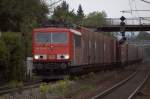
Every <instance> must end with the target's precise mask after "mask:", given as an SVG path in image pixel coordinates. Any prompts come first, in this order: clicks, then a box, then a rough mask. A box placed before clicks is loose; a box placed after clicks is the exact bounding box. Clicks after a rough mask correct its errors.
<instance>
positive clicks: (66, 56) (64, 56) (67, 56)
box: [57, 54, 69, 59]
mask: <svg viewBox="0 0 150 99" xmlns="http://www.w3.org/2000/svg"><path fill="white" fill-rule="evenodd" d="M57 59H69V54H57Z"/></svg>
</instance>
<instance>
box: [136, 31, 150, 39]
mask: <svg viewBox="0 0 150 99" xmlns="http://www.w3.org/2000/svg"><path fill="white" fill-rule="evenodd" d="M136 40H150V34H149V33H147V32H140V33H139V34H138V36H137V37H136Z"/></svg>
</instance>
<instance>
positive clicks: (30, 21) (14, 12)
mask: <svg viewBox="0 0 150 99" xmlns="http://www.w3.org/2000/svg"><path fill="white" fill-rule="evenodd" d="M47 13H48V7H47V5H46V4H45V3H44V2H43V1H41V0H1V1H0V30H1V31H23V32H26V31H28V30H30V29H32V28H33V27H35V26H37V25H39V23H40V22H42V21H43V20H45V18H46V14H47Z"/></svg>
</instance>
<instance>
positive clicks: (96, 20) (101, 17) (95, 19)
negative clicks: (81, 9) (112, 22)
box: [83, 11, 107, 27]
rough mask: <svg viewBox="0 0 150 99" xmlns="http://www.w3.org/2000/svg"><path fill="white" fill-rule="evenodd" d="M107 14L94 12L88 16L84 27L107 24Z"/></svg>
mask: <svg viewBox="0 0 150 99" xmlns="http://www.w3.org/2000/svg"><path fill="white" fill-rule="evenodd" d="M106 16H107V15H106V13H105V12H104V11H103V12H92V13H89V14H88V15H87V17H86V18H85V19H84V21H83V25H84V26H86V27H98V26H102V25H104V24H105V23H106V21H105V18H106Z"/></svg>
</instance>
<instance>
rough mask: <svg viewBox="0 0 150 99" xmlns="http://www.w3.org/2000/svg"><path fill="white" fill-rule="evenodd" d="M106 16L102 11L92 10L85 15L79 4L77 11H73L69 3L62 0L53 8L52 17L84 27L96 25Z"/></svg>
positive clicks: (101, 22) (103, 22)
mask: <svg viewBox="0 0 150 99" xmlns="http://www.w3.org/2000/svg"><path fill="white" fill-rule="evenodd" d="M106 16H107V15H106V13H105V12H104V11H102V12H92V13H89V14H88V15H87V16H86V15H84V11H83V9H82V6H81V5H79V7H78V10H77V13H75V12H74V10H71V11H70V10H69V4H67V2H66V1H63V2H62V3H61V4H60V5H59V6H57V7H56V8H55V9H54V13H53V15H52V19H53V20H57V21H62V22H72V23H75V24H78V25H82V26H85V27H98V26H101V25H103V24H105V23H106V21H105V18H106Z"/></svg>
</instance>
